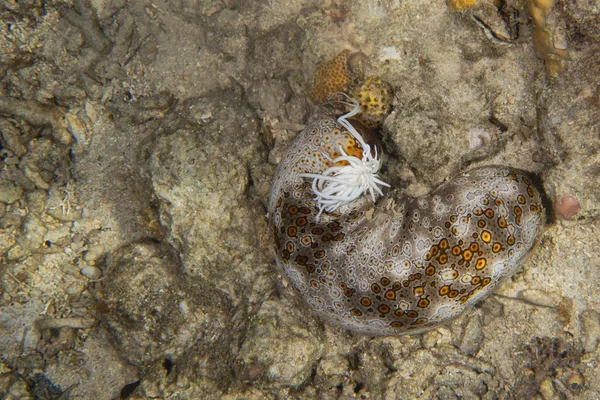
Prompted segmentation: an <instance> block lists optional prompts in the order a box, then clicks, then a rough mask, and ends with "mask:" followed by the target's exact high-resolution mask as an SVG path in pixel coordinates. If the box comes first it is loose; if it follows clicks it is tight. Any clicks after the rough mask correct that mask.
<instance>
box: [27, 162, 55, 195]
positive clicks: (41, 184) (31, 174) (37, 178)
mask: <svg viewBox="0 0 600 400" xmlns="http://www.w3.org/2000/svg"><path fill="white" fill-rule="evenodd" d="M25 176H26V177H27V178H29V180H30V181H31V182H33V184H34V185H35V186H36V187H37V188H38V189H44V190H48V189H50V185H49V184H48V183H47V182H46V181H44V179H43V178H42V176H41V175H40V173H39V172H38V171H34V170H33V169H31V168H29V167H25Z"/></svg>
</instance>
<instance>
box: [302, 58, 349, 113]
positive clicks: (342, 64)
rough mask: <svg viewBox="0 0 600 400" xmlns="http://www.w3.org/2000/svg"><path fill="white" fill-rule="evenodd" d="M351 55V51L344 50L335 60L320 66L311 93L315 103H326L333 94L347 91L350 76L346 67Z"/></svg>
mask: <svg viewBox="0 0 600 400" xmlns="http://www.w3.org/2000/svg"><path fill="white" fill-rule="evenodd" d="M349 54H350V50H344V51H342V52H341V53H340V54H338V55H337V56H336V57H335V58H334V59H333V60H329V61H325V62H323V63H321V64H320V65H319V67H318V68H317V70H316V71H315V78H314V81H313V85H312V87H311V89H310V93H309V94H310V98H311V99H312V100H313V101H314V102H316V103H324V102H326V101H327V100H328V99H329V96H331V95H332V94H334V93H337V92H345V91H346V89H347V88H348V85H349V84H350V74H349V72H348V68H347V65H346V59H347V58H348V55H349Z"/></svg>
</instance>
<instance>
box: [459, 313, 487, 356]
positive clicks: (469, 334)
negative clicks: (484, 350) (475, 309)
mask: <svg viewBox="0 0 600 400" xmlns="http://www.w3.org/2000/svg"><path fill="white" fill-rule="evenodd" d="M482 326H483V324H482V322H481V317H480V316H479V315H476V316H474V317H472V318H471V319H470V320H469V322H468V323H467V326H466V327H465V330H464V331H463V336H462V342H461V344H460V351H462V352H463V353H465V354H466V355H469V356H471V355H474V354H477V352H479V348H480V347H481V341H482V339H483V337H482V335H481V328H482Z"/></svg>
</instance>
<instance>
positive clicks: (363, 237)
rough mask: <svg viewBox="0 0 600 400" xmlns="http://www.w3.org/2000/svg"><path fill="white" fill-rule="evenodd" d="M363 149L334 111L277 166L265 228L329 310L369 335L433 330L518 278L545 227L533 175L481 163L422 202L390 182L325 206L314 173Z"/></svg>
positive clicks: (303, 287) (297, 281) (318, 305)
mask: <svg viewBox="0 0 600 400" xmlns="http://www.w3.org/2000/svg"><path fill="white" fill-rule="evenodd" d="M340 146H341V147H342V148H343V149H344V151H346V153H349V154H350V153H354V154H359V155H360V154H361V152H362V150H361V149H360V147H359V145H358V144H357V143H356V141H355V140H354V139H353V138H352V137H351V136H350V135H349V134H348V132H347V131H346V130H345V129H344V128H343V127H342V126H341V125H339V124H338V123H337V122H336V120H335V119H334V118H333V117H330V116H321V117H319V118H317V119H316V120H315V122H314V123H312V124H311V125H309V126H308V127H307V128H306V129H305V130H304V131H302V132H301V133H300V134H299V135H298V136H297V137H296V139H295V141H294V142H293V144H292V145H291V146H290V148H289V149H288V150H287V151H286V153H285V154H284V156H283V158H282V160H281V162H280V165H279V167H278V169H277V172H276V174H275V178H274V181H273V186H272V189H271V198H270V204H269V226H270V229H271V232H272V235H273V242H274V247H275V253H276V260H277V264H278V265H279V266H280V267H282V268H283V270H284V271H285V273H286V275H287V277H288V278H289V280H290V281H291V283H292V285H293V287H294V288H295V289H297V290H298V291H299V292H300V293H301V295H302V296H303V298H304V300H306V302H307V303H308V304H309V305H310V306H311V308H313V309H314V310H315V311H316V312H317V313H318V314H319V315H320V316H321V317H322V318H324V319H326V320H328V321H330V322H333V323H337V324H339V325H342V326H344V327H346V328H348V329H351V330H354V331H357V332H360V333H365V334H371V335H387V334H402V333H416V332H422V331H425V330H429V329H432V328H435V327H436V326H438V325H440V324H443V323H445V322H447V321H449V320H451V319H452V318H454V317H456V316H457V315H459V314H460V313H461V312H462V311H464V310H465V309H466V308H468V307H470V306H472V305H473V304H474V303H476V302H478V301H480V300H482V299H484V298H485V297H487V296H488V295H489V294H490V293H491V292H492V291H493V289H494V288H495V287H496V286H497V285H498V284H500V283H501V282H502V281H503V280H505V279H507V278H509V277H510V276H512V275H513V274H514V272H515V271H516V269H517V267H518V263H519V261H520V260H521V259H522V258H523V257H524V256H525V255H526V254H527V253H528V252H529V251H530V250H531V248H532V247H533V246H534V244H535V242H536V239H537V237H538V236H539V234H540V231H541V229H542V226H543V223H544V208H543V205H542V201H541V196H540V193H539V191H538V190H537V189H536V187H535V185H534V183H533V181H532V180H531V178H530V177H529V176H528V175H527V173H525V172H523V171H519V170H515V169H511V168H506V167H496V166H493V167H484V168H478V169H474V170H471V171H468V172H466V173H463V174H461V175H459V176H457V177H455V178H453V179H451V180H449V181H447V182H446V183H444V184H442V185H441V186H439V187H438V188H437V189H435V190H434V191H433V192H431V193H429V194H427V195H425V196H422V197H418V198H408V197H403V196H401V195H400V194H399V193H398V192H397V191H395V190H391V191H390V192H389V193H388V194H386V195H385V196H383V197H381V198H379V199H378V200H377V202H376V203H375V204H373V202H372V200H371V198H370V196H368V195H364V196H363V197H361V198H359V199H357V200H355V201H354V202H352V203H350V204H348V205H345V206H342V207H341V208H340V209H338V210H336V211H335V212H333V213H331V214H326V213H323V214H321V216H320V217H319V218H317V215H318V213H319V209H318V207H317V203H316V201H315V200H314V197H315V196H314V193H313V191H312V188H311V181H310V180H309V179H306V178H303V177H301V175H300V174H302V173H315V174H319V173H321V172H322V171H324V170H325V169H326V168H328V167H330V166H331V165H332V164H331V161H329V160H331V159H334V158H335V157H336V156H337V155H339V151H338V150H339V147H340Z"/></svg>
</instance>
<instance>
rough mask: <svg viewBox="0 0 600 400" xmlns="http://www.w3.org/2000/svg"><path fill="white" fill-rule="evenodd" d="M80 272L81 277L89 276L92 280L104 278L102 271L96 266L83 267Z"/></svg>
mask: <svg viewBox="0 0 600 400" xmlns="http://www.w3.org/2000/svg"><path fill="white" fill-rule="evenodd" d="M80 272H81V275H84V276H87V277H88V278H90V279H98V278H100V277H101V276H102V270H101V269H100V268H98V267H94V266H87V267H83V268H81V271H80Z"/></svg>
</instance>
